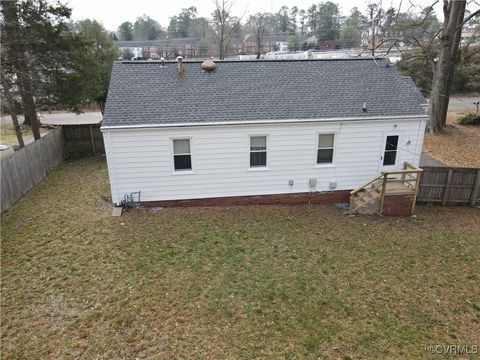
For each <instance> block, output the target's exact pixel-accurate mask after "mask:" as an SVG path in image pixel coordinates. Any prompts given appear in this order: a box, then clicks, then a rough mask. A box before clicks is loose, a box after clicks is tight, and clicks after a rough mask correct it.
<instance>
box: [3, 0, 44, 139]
mask: <svg viewBox="0 0 480 360" xmlns="http://www.w3.org/2000/svg"><path fill="white" fill-rule="evenodd" d="M1 5H2V13H3V19H4V24H3V25H4V26H3V31H4V32H5V35H6V38H8V39H9V41H8V44H4V46H5V47H6V48H7V49H8V54H9V56H11V63H12V64H13V67H14V72H15V74H16V76H17V79H18V87H19V89H20V94H21V97H22V102H23V104H24V108H25V109H24V111H25V118H26V119H29V120H30V127H31V129H32V133H33V138H34V139H35V140H38V139H40V122H39V120H38V117H37V111H36V108H35V100H34V97H33V85H32V79H31V76H30V74H29V71H28V65H27V60H26V57H25V51H24V49H23V42H22V39H21V36H20V25H19V22H18V14H17V11H18V9H17V4H16V2H15V1H6V0H3V1H1Z"/></svg>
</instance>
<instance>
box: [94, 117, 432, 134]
mask: <svg viewBox="0 0 480 360" xmlns="http://www.w3.org/2000/svg"><path fill="white" fill-rule="evenodd" d="M426 119H428V114H417V115H396V116H368V117H367V116H365V117H336V118H320V119H281V120H278V119H277V120H239V121H209V122H184V123H166V124H139V125H102V127H101V128H100V130H101V131H105V130H128V129H149V128H179V127H180V128H183V127H201V126H203V127H206V126H233V125H236V126H238V125H264V124H289V123H290V124H298V123H316V122H321V123H323V122H350V121H371V120H375V121H382V120H383V121H387V120H426Z"/></svg>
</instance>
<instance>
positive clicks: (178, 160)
mask: <svg viewBox="0 0 480 360" xmlns="http://www.w3.org/2000/svg"><path fill="white" fill-rule="evenodd" d="M173 164H174V168H175V171H189V170H192V154H191V152H190V139H176V140H173Z"/></svg>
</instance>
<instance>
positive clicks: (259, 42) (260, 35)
mask: <svg viewBox="0 0 480 360" xmlns="http://www.w3.org/2000/svg"><path fill="white" fill-rule="evenodd" d="M267 23H268V14H266V13H257V14H255V15H251V16H250V17H249V18H248V21H247V25H249V26H251V28H252V31H253V36H254V37H255V43H256V49H255V50H256V51H255V52H256V54H257V59H260V55H261V54H262V53H263V44H264V39H265V35H266V34H267V32H268V26H267Z"/></svg>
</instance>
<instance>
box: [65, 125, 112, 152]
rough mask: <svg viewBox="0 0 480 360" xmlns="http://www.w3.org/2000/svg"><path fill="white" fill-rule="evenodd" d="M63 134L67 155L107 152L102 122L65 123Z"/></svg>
mask: <svg viewBox="0 0 480 360" xmlns="http://www.w3.org/2000/svg"><path fill="white" fill-rule="evenodd" d="M63 135H64V138H65V151H66V155H67V157H82V156H85V155H95V154H105V146H104V144H103V135H102V132H101V131H100V124H93V125H90V124H78V125H64V126H63Z"/></svg>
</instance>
